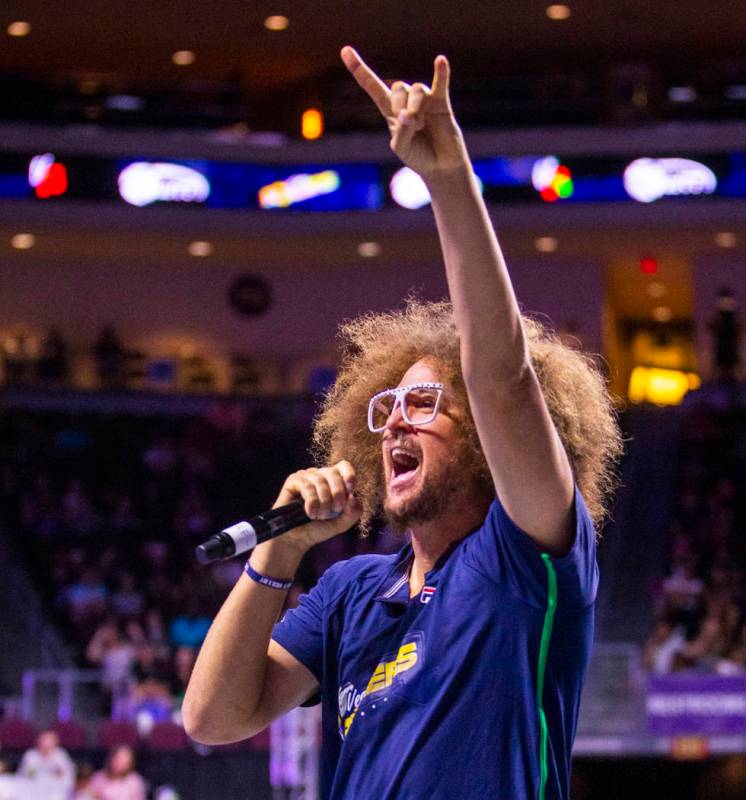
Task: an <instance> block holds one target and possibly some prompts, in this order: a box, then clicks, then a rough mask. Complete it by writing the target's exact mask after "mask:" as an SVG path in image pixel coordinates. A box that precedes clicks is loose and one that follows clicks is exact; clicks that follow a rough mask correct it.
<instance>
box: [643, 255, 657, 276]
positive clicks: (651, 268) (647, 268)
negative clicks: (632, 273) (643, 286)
mask: <svg viewBox="0 0 746 800" xmlns="http://www.w3.org/2000/svg"><path fill="white" fill-rule="evenodd" d="M640 272H642V274H643V275H655V274H656V273H657V272H658V260H657V259H655V258H641V259H640Z"/></svg>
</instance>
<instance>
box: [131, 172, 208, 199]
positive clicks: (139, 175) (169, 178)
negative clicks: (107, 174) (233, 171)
mask: <svg viewBox="0 0 746 800" xmlns="http://www.w3.org/2000/svg"><path fill="white" fill-rule="evenodd" d="M118 185H119V194H120V195H121V197H122V199H123V200H126V201H127V202H128V203H130V204H131V205H133V206H147V205H150V204H151V203H155V202H156V201H158V200H160V201H164V202H172V203H173V202H176V203H203V202H204V201H205V200H207V198H208V197H209V195H210V183H209V181H208V180H207V178H206V177H205V176H204V175H203V174H202V173H201V172H198V171H197V170H196V169H192V168H191V167H186V166H184V165H183V164H171V163H168V162H149V161H135V162H134V163H132V164H130V165H129V166H127V167H125V168H124V169H123V170H122V171H121V172H120V173H119V180H118Z"/></svg>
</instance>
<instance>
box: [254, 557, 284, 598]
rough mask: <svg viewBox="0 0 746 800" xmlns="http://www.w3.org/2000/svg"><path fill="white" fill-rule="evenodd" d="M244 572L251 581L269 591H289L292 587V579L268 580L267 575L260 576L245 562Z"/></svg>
mask: <svg viewBox="0 0 746 800" xmlns="http://www.w3.org/2000/svg"><path fill="white" fill-rule="evenodd" d="M244 571H245V572H246V574H247V575H248V576H249V577H250V578H251V580H253V581H256V582H257V583H261V584H262V586H269V588H270V589H282V590H283V591H285V590H287V589H289V588H290V587H291V586H292V585H293V581H292V579H291V580H289V581H283V580H281V579H280V578H270V577H269V576H268V575H260V574H259V573H258V572H257V571H256V570H255V569H252V568H251V564H249V562H248V561H247V562H246V566H245V567H244Z"/></svg>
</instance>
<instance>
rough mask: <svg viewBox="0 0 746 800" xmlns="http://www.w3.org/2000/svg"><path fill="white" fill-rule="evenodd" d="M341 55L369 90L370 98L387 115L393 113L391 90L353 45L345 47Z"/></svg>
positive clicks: (358, 80) (355, 76) (353, 73)
mask: <svg viewBox="0 0 746 800" xmlns="http://www.w3.org/2000/svg"><path fill="white" fill-rule="evenodd" d="M340 55H341V56H342V61H343V62H344V65H345V66H346V67H347V69H348V70H349V71H350V72H351V73H352V77H353V78H354V79H355V80H356V81H357V82H358V84H359V85H360V86H361V87H362V88H363V89H364V90H365V91H366V92H367V94H368V96H369V97H370V99H371V100H372V101H373V102H374V103H375V104H376V106H378V110H379V111H380V112H381V114H383V116H384V117H387V116H389V115H390V114H391V92H390V91H389V88H388V86H386V84H385V83H384V82H383V81H382V80H381V79H380V78H379V77H378V75H376V73H375V72H373V70H372V69H371V68H370V67H369V66H368V65H367V64H366V63H365V62H364V61H363V59H362V58H360V56H359V55H358V52H357V50H355V49H354V48H353V47H349V46H347V47H343V48H342V50H341V52H340Z"/></svg>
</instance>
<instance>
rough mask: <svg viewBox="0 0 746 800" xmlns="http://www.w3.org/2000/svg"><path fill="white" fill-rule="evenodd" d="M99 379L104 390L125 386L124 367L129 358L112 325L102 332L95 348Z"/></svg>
mask: <svg viewBox="0 0 746 800" xmlns="http://www.w3.org/2000/svg"><path fill="white" fill-rule="evenodd" d="M93 353H94V355H95V357H96V367H97V370H98V379H99V381H100V382H101V387H102V388H103V389H121V388H122V387H123V386H124V384H125V370H124V365H125V361H126V357H127V353H126V352H125V349H124V345H123V344H122V342H121V341H120V339H119V337H118V336H117V334H116V331H115V330H114V328H113V327H112V326H111V325H107V326H106V327H105V328H103V330H102V331H101V334H100V335H99V337H98V339H97V341H96V344H95V345H94V346H93Z"/></svg>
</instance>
